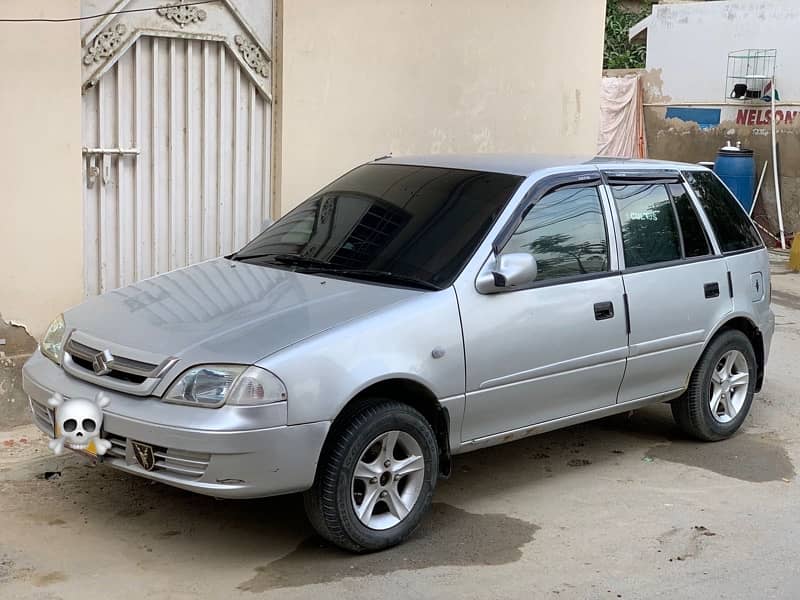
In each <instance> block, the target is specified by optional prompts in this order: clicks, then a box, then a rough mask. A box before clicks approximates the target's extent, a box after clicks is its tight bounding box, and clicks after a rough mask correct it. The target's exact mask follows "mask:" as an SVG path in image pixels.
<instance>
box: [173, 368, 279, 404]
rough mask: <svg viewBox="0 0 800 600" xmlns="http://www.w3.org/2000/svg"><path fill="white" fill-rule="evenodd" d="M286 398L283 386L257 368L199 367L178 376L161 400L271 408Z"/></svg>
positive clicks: (268, 373) (265, 371) (269, 374)
mask: <svg viewBox="0 0 800 600" xmlns="http://www.w3.org/2000/svg"><path fill="white" fill-rule="evenodd" d="M286 397H287V394H286V386H284V385H283V382H282V381H281V380H280V379H278V378H277V377H276V376H275V375H273V374H272V373H270V372H269V371H267V370H265V369H262V368H260V367H245V366H243V365H201V366H198V367H192V368H191V369H189V370H188V371H186V372H185V373H184V374H183V375H181V376H180V377H179V378H178V379H177V381H175V383H173V384H172V386H171V387H170V388H169V390H168V391H167V393H166V394H165V395H164V400H165V401H166V402H174V403H177V404H191V405H194V406H205V407H209V408H216V407H218V406H222V405H223V404H233V405H236V406H255V405H259V404H271V403H272V402H280V401H282V400H286Z"/></svg>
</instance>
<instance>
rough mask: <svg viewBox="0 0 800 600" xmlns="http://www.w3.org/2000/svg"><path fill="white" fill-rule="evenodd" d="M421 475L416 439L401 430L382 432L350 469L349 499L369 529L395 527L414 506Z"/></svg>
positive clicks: (419, 453)
mask: <svg viewBox="0 0 800 600" xmlns="http://www.w3.org/2000/svg"><path fill="white" fill-rule="evenodd" d="M424 478H425V459H424V458H423V456H422V449H421V448H420V445H419V444H418V443H417V441H416V440H415V439H414V438H413V437H412V436H411V435H409V434H408V433H406V432H404V431H387V432H385V433H382V434H381V435H379V436H378V437H376V438H375V439H374V440H372V441H371V442H370V443H369V444H368V445H367V448H366V449H365V450H364V452H362V453H361V457H360V458H359V459H358V463H356V468H355V471H354V472H353V478H352V482H351V486H350V489H351V500H352V504H353V510H354V511H355V514H356V516H357V517H358V519H359V521H361V522H362V523H363V524H364V525H366V526H367V527H369V528H370V529H377V530H383V529H389V528H391V527H394V526H395V525H397V524H398V523H400V522H401V521H402V520H403V519H405V518H406V517H407V516H408V514H409V513H410V512H411V511H412V509H413V508H414V505H415V504H416V502H417V499H418V498H419V495H420V491H421V489H422V484H423V482H424Z"/></svg>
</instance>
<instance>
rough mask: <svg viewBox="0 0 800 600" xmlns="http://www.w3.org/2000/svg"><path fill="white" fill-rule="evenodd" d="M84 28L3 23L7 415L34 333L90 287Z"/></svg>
mask: <svg viewBox="0 0 800 600" xmlns="http://www.w3.org/2000/svg"><path fill="white" fill-rule="evenodd" d="M79 12H80V7H79V1H78V0H59V2H53V1H52V0H4V1H3V2H0V18H11V19H14V18H30V17H37V16H38V17H44V16H46V17H49V18H63V17H74V16H77V15H78V14H79ZM79 31H80V29H79V25H78V23H76V22H72V23H24V24H22V23H2V22H0V75H2V78H3V83H2V85H0V115H2V116H3V123H2V126H0V131H2V135H0V181H2V190H1V191H0V340H4V341H5V343H3V344H2V345H0V422H2V421H3V417H4V415H6V414H7V413H8V412H9V411H11V410H12V409H14V414H17V413H18V412H19V411H18V410H16V409H15V405H16V406H17V407H19V406H22V405H23V404H24V396H23V395H22V391H21V388H20V386H19V366H20V365H21V364H22V362H24V360H25V359H26V358H27V356H28V354H29V353H30V352H31V351H32V350H33V349H34V348H35V342H34V341H33V338H32V337H31V336H39V335H41V334H42V333H43V332H44V330H45V328H46V327H47V325H48V323H49V322H50V321H51V320H52V319H53V317H55V316H56V315H57V314H58V313H59V312H60V311H61V310H63V309H64V308H66V307H68V306H70V305H71V304H75V303H77V302H79V301H80V300H81V298H82V294H83V269H82V261H83V251H82V235H83V233H82V232H83V229H82V228H83V222H82V217H83V213H82V202H81V151H80V114H81V104H80V99H81V94H80V38H79ZM11 321H13V322H15V323H21V324H22V325H24V326H25V327H19V326H16V327H15V326H13V325H11V323H10V322H11ZM26 328H27V331H26Z"/></svg>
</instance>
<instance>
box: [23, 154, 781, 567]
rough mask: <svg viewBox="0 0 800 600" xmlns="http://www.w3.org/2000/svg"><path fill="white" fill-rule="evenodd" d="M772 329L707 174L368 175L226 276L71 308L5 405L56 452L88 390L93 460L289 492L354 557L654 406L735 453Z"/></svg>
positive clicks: (413, 165) (162, 475) (507, 169)
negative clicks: (534, 452)
mask: <svg viewBox="0 0 800 600" xmlns="http://www.w3.org/2000/svg"><path fill="white" fill-rule="evenodd" d="M773 330H774V316H773V314H772V311H771V310H770V279H769V263H768V256H767V251H766V249H765V248H764V244H763V242H762V240H761V238H760V237H759V235H758V233H757V232H756V230H755V229H754V227H753V224H752V223H751V221H750V219H749V218H748V216H747V215H746V214H745V213H744V212H743V211H742V209H741V208H740V206H739V204H738V203H737V202H736V200H735V198H734V197H733V196H732V194H731V193H730V191H729V190H728V189H727V188H726V187H725V186H724V185H723V184H722V183H721V182H720V180H719V179H717V177H716V176H715V175H714V174H713V173H712V172H710V171H708V170H707V169H705V168H702V167H699V166H696V165H688V164H678V163H665V162H650V161H640V162H636V161H616V160H615V161H608V160H599V159H597V160H589V161H585V162H582V161H579V160H574V159H573V160H565V159H552V158H544V157H536V156H518V157H512V156H490V155H483V156H430V157H414V158H386V159H380V160H376V161H374V162H371V163H368V164H365V165H362V166H360V167H358V168H356V169H354V170H352V171H350V172H349V173H347V174H346V175H344V176H343V177H341V178H339V179H337V180H336V181H334V182H333V183H331V184H330V185H329V186H327V187H326V188H324V189H322V190H321V191H320V192H319V193H317V194H315V195H314V196H313V197H312V198H310V199H309V200H306V201H305V202H303V203H302V204H300V205H299V206H298V207H297V208H296V209H294V210H293V211H291V212H290V213H289V214H287V215H286V216H284V217H283V218H282V219H280V220H279V221H277V222H276V223H274V224H273V225H271V226H269V227H268V228H267V229H265V230H264V231H263V232H262V233H261V234H259V235H258V236H257V237H256V238H255V239H253V240H252V241H251V242H250V243H249V244H247V245H246V246H245V247H244V248H242V249H241V250H239V251H238V252H236V253H235V254H233V255H231V256H227V257H224V258H218V259H215V260H210V261H207V262H203V263H201V264H197V265H193V266H190V267H187V268H184V269H179V270H177V271H173V272H170V273H165V274H162V275H159V276H157V277H153V278H151V279H147V280H145V281H141V282H139V283H136V284H134V285H131V286H128V287H125V288H121V289H118V290H115V291H112V292H109V293H106V294H104V295H102V296H98V297H94V298H89V299H87V300H86V301H85V302H84V303H83V304H81V305H79V306H77V307H75V308H72V309H71V310H69V311H67V312H66V313H64V315H63V316H60V317H58V318H57V319H56V320H55V321H54V322H53V324H52V325H51V327H50V329H49V330H48V332H47V334H46V335H45V337H44V338H43V340H42V343H41V346H40V350H39V351H38V352H36V354H35V355H34V356H33V357H32V358H31V359H30V360H29V361H28V363H27V364H26V365H25V368H24V388H25V390H26V392H27V393H28V395H29V396H30V399H31V409H32V412H33V419H34V421H35V423H36V424H37V425H38V426H39V427H40V428H41V429H42V430H43V431H45V432H46V433H47V434H48V435H50V436H51V437H53V436H57V435H60V433H61V432H62V431H63V430H64V426H65V424H64V423H61V422H60V421H59V419H57V417H56V413H55V412H53V411H52V409H51V408H50V407H49V406H48V399H49V398H50V397H51V395H53V394H54V393H55V392H58V393H60V394H61V395H63V396H64V397H65V398H67V399H69V398H92V397H94V395H95V394H96V393H97V392H98V390H105V391H106V392H107V396H108V398H109V399H110V404H109V405H108V406H106V407H105V409H104V418H103V422H102V430H101V431H100V435H101V436H102V439H104V440H106V441H107V442H108V443H109V444H110V448H109V449H108V451H107V452H106V453H105V455H104V456H100V457H98V458H99V460H101V461H102V462H103V463H104V464H107V465H109V466H111V467H115V468H117V469H121V470H123V471H126V472H128V473H132V474H135V475H140V476H144V477H148V478H150V479H154V480H156V481H160V482H163V483H166V484H169V485H174V486H177V487H180V488H184V489H187V490H192V491H195V492H199V493H202V494H208V495H212V496H217V497H224V498H251V497H260V496H269V495H275V494H285V493H289V492H301V491H302V492H305V504H306V510H307V512H308V516H309V518H310V520H311V522H312V523H313V525H314V527H315V528H316V529H317V531H318V532H319V533H320V534H321V535H322V536H324V537H325V538H327V539H328V540H330V541H332V542H333V543H335V544H338V545H339V546H342V547H344V548H347V549H350V550H353V551H357V552H363V551H370V550H377V549H380V548H385V547H388V546H391V545H393V544H397V543H399V542H401V541H402V540H403V539H405V538H406V537H407V536H408V535H410V534H411V532H412V531H413V530H414V528H415V527H416V526H417V524H418V523H419V522H420V520H421V519H422V517H423V515H424V514H425V512H426V510H427V509H428V508H429V506H430V504H431V497H432V495H433V492H434V487H435V485H436V482H437V479H438V478H439V477H443V476H447V474H448V473H449V472H450V469H451V466H450V465H451V460H452V458H451V457H452V456H453V455H455V454H459V453H463V452H468V451H471V450H476V449H478V448H483V447H486V446H490V445H493V444H500V443H504V442H508V441H511V440H515V439H518V438H521V437H524V436H529V435H533V434H537V433H541V432H545V431H549V430H553V429H556V428H559V427H565V426H568V425H573V424H575V423H579V422H582V421H588V420H591V419H597V418H600V417H605V416H607V415H611V414H613V413H618V412H622V411H628V410H631V409H634V408H637V407H640V406H644V405H646V404H651V403H656V402H671V405H672V412H673V414H674V416H675V419H676V420H677V422H678V424H679V425H680V426H681V427H682V428H683V429H684V430H685V431H686V432H687V433H688V434H690V435H692V436H695V437H697V438H699V439H702V440H708V441H714V440H721V439H724V438H727V437H729V436H731V435H732V434H733V433H734V432H735V431H736V430H737V429H738V428H739V426H740V425H741V424H742V422H743V420H744V419H745V417H746V415H747V412H748V410H749V408H750V404H751V402H752V399H753V394H754V392H757V391H759V389H760V388H761V384H762V381H763V377H764V367H765V363H766V360H767V355H768V353H769V346H770V340H771V338H772V333H773ZM72 426H74V423H73V424H72ZM106 445H107V444H106V442H103V447H105V446H106ZM92 448H93V447H92V446H91V445H90V446H89V447H88V449H86V450H84V451H85V452H86V451H88V452H92V451H93V450H92Z"/></svg>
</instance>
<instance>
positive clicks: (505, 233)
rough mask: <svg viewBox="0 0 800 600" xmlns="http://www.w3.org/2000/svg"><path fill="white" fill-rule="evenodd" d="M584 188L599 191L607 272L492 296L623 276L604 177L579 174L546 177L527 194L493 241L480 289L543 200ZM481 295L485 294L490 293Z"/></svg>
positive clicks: (501, 290) (535, 283) (537, 283)
mask: <svg viewBox="0 0 800 600" xmlns="http://www.w3.org/2000/svg"><path fill="white" fill-rule="evenodd" d="M580 188H594V189H595V190H596V191H597V198H598V201H599V203H600V212H601V214H602V217H603V227H604V228H605V233H606V255H607V257H608V267H607V270H606V271H602V272H599V273H586V274H581V275H572V276H566V277H559V278H555V279H547V280H544V281H537V280H533V281H532V282H530V283H529V284H527V285H521V286H517V287H514V288H513V289H504V288H497V289H496V290H494V291H492V292H489V293H490V294H497V293H513V292H520V291H524V290H531V289H538V288H544V287H550V286H554V285H566V284H571V283H578V282H582V281H591V280H593V279H604V278H607V277H614V276H618V275H619V274H620V265H619V254H618V250H617V245H616V243H615V242H616V234H615V231H614V226H613V216H612V210H613V207H612V206H611V204H610V201H609V197H608V194H607V191H606V190H605V189H604V186H603V178H602V175H601V173H600V172H598V171H579V172H570V173H559V174H557V175H550V176H546V177H543V178H542V179H540V180H539V181H537V182H536V183H534V184H533V186H532V187H531V189H530V190H529V191H528V192H527V193H526V194H525V196H524V197H523V199H522V200H521V201H520V202H519V204H518V205H517V207H516V208H515V209H514V212H513V213H512V214H511V216H510V217H509V218H508V219H507V220H506V222H505V224H504V225H503V227H502V228H501V229H500V232H499V233H498V234H497V236H495V238H494V240H493V241H492V250H491V253H490V254H489V256H488V257H487V258H486V260H485V261H484V262H483V264H482V266H481V268H480V269H479V270H478V273H477V276H476V278H475V283H476V289H477V280H478V279H479V278H480V277H481V275H482V274H483V273H484V272H485V271H486V270H487V267H488V265H489V263H491V262H492V261H493V260H496V259H497V257H498V256H500V255H501V254H502V253H503V250H505V248H506V246H507V245H508V243H509V241H510V240H511V237H512V236H513V235H514V232H516V231H517V229H518V228H519V227H520V226H521V225H522V222H523V221H524V220H525V217H526V216H527V215H528V213H529V212H530V211H531V210H532V209H533V207H534V206H536V204H537V203H538V202H539V201H540V200H541V199H542V198H544V197H545V196H547V195H549V194H551V193H553V192H557V191H559V190H563V189H580ZM479 293H481V294H484V293H486V292H479Z"/></svg>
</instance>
